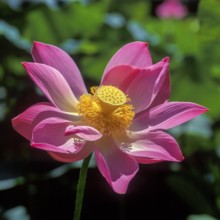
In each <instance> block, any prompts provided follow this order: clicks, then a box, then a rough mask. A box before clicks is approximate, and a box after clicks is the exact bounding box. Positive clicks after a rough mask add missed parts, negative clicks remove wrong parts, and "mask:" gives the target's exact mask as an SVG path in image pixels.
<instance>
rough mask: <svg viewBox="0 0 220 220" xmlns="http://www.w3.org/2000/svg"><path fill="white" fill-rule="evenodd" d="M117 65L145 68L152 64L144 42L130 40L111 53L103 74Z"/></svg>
mask: <svg viewBox="0 0 220 220" xmlns="http://www.w3.org/2000/svg"><path fill="white" fill-rule="evenodd" d="M118 65H130V66H133V67H138V68H146V67H148V66H150V65H152V59H151V56H150V52H149V50H148V44H147V43H146V42H138V41H137V42H132V43H128V44H126V45H125V46H123V47H122V48H121V49H120V50H118V51H117V52H116V54H114V55H113V57H112V58H111V60H110V61H109V63H108V64H107V66H106V68H105V71H104V75H105V74H106V73H107V72H108V71H109V70H110V69H112V68H114V67H116V66H118Z"/></svg>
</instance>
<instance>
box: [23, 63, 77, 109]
mask: <svg viewBox="0 0 220 220" xmlns="http://www.w3.org/2000/svg"><path fill="white" fill-rule="evenodd" d="M22 64H23V66H24V68H25V69H26V71H27V72H28V74H29V75H30V77H31V78H32V80H33V81H34V82H35V83H36V85H37V86H38V87H39V88H40V89H41V90H42V92H43V93H44V94H45V95H46V96H47V98H48V99H49V100H50V101H51V102H52V103H53V104H54V105H56V106H57V107H58V108H59V109H61V110H63V111H67V112H74V111H76V106H77V103H78V101H77V99H76V97H75V96H74V94H73V93H72V91H71V89H70V87H69V85H68V84H67V82H66V80H65V79H64V78H63V76H62V75H61V73H60V72H58V71H57V70H56V69H54V68H52V67H49V66H47V65H44V64H39V63H28V62H24V63H22Z"/></svg>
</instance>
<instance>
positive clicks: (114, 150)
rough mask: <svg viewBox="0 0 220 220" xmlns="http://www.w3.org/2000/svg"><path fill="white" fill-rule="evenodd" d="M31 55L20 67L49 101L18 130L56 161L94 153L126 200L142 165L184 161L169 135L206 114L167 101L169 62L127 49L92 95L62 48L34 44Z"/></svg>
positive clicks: (20, 119)
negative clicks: (131, 182)
mask: <svg viewBox="0 0 220 220" xmlns="http://www.w3.org/2000/svg"><path fill="white" fill-rule="evenodd" d="M32 56H33V59H34V62H24V63H22V64H23V66H24V68H25V69H26V71H27V72H28V74H29V75H30V77H31V78H32V80H33V81H34V82H35V83H36V85H37V86H38V87H39V88H40V89H41V91H42V92H43V93H44V94H45V96H46V97H47V98H48V100H49V102H42V103H37V104H35V105H33V106H31V107H30V108H28V109H27V110H26V111H24V112H23V113H21V114H20V115H18V116H17V117H15V118H14V119H13V120H12V123H13V127H14V129H15V130H16V131H17V132H18V133H20V134H21V135H23V136H24V137H25V138H27V139H28V140H29V141H30V142H31V146H32V147H35V148H39V149H42V150H45V151H47V153H48V154H49V155H50V156H51V157H52V158H54V159H55V160H58V161H62V162H75V161H78V160H82V159H84V158H86V157H87V156H88V155H90V154H91V153H92V152H94V155H95V160H96V163H97V167H98V169H99V171H100V172H101V174H102V175H103V177H104V178H105V179H106V181H107V182H108V183H109V185H110V186H111V187H112V189H113V190H114V191H115V192H116V193H119V194H124V193H126V190H127V187H128V184H129V183H130V181H131V180H132V179H133V177H134V176H135V174H136V173H137V171H138V168H139V166H138V164H151V163H156V162H162V161H174V162H179V161H182V160H183V155H182V153H181V150H180V148H179V146H178V144H177V142H176V141H175V139H174V138H173V137H171V136H170V135H169V134H167V133H165V132H164V130H166V129H169V128H173V127H175V126H177V125H180V124H182V123H184V122H186V121H189V120H190V119H192V118H194V117H196V116H198V115H200V114H202V113H204V112H206V111H207V109H206V108H205V107H203V106H200V105H197V104H194V103H191V102H168V98H169V96H170V78H169V59H168V58H164V59H162V60H161V61H159V62H158V63H156V64H152V60H151V56H150V53H149V50H148V45H147V43H144V42H133V43H129V44H127V45H125V46H124V47H122V48H121V49H120V50H119V51H118V52H117V53H116V54H115V55H114V56H113V57H112V58H111V60H110V61H109V63H108V64H107V66H106V68H105V70H104V73H103V76H102V79H101V83H100V85H99V86H98V87H92V88H91V92H90V93H88V92H87V90H86V87H85V84H84V82H83V78H82V76H81V74H80V71H79V69H78V68H77V66H76V64H75V63H74V61H73V60H72V59H71V58H70V56H69V55H68V54H67V53H65V52H64V51H62V50H61V49H59V48H57V47H55V46H52V45H48V44H44V43H40V42H35V43H34V45H33V48H32ZM97 65H98V64H97Z"/></svg>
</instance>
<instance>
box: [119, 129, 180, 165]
mask: <svg viewBox="0 0 220 220" xmlns="http://www.w3.org/2000/svg"><path fill="white" fill-rule="evenodd" d="M121 149H123V150H124V151H125V152H127V153H128V154H129V155H131V156H133V157H134V158H136V159H137V161H138V162H139V163H156V162H160V161H181V160H183V155H182V153H181V151H180V149H179V146H178V144H177V142H176V141H175V139H174V138H173V137H171V136H170V135H169V134H167V133H165V132H163V131H154V132H136V133H135V132H134V133H128V135H127V137H125V138H124V142H122V144H121Z"/></svg>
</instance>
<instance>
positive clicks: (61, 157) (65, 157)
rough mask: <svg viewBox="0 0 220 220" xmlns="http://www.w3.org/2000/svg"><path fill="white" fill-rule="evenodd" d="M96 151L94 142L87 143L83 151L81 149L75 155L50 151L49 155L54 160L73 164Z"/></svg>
mask: <svg viewBox="0 0 220 220" xmlns="http://www.w3.org/2000/svg"><path fill="white" fill-rule="evenodd" d="M93 150H94V144H93V142H87V143H86V144H85V145H84V146H83V147H82V148H81V149H79V150H78V151H77V152H75V153H70V154H66V153H58V152H52V151H48V152H47V153H48V154H49V155H50V156H51V157H52V158H53V159H54V160H57V161H60V162H64V163H72V162H75V161H78V160H82V159H84V158H86V157H88V156H89V155H90V154H91V153H92V152H93Z"/></svg>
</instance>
